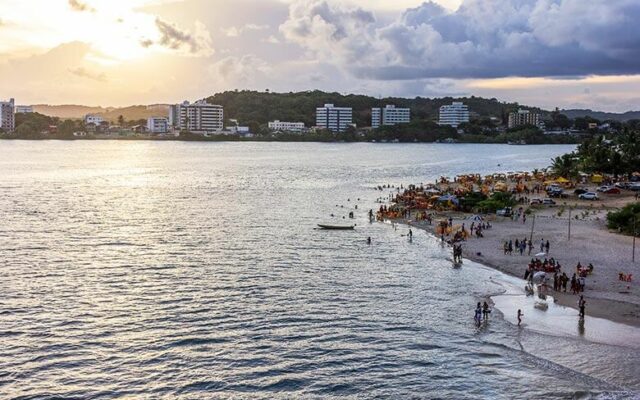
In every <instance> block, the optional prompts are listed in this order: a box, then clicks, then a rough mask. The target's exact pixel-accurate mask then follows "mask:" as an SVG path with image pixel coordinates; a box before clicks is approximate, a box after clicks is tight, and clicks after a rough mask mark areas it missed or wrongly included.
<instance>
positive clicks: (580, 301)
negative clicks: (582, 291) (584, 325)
mask: <svg viewBox="0 0 640 400" xmlns="http://www.w3.org/2000/svg"><path fill="white" fill-rule="evenodd" d="M586 304H587V302H586V301H585V300H584V296H582V295H580V300H578V308H579V309H580V319H582V318H584V307H585V306H586Z"/></svg>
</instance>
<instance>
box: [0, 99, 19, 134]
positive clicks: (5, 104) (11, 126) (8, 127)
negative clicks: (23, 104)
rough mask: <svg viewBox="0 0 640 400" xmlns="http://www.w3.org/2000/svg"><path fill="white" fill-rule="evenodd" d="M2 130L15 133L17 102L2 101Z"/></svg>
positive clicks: (11, 100) (0, 105) (0, 102)
mask: <svg viewBox="0 0 640 400" xmlns="http://www.w3.org/2000/svg"><path fill="white" fill-rule="evenodd" d="M0 129H2V130H4V131H5V132H13V131H14V130H15V129H16V117H15V100H14V99H10V100H9V101H0Z"/></svg>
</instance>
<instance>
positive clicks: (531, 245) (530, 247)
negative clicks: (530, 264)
mask: <svg viewBox="0 0 640 400" xmlns="http://www.w3.org/2000/svg"><path fill="white" fill-rule="evenodd" d="M528 245H529V255H531V250H533V242H532V241H531V239H529V243H528Z"/></svg>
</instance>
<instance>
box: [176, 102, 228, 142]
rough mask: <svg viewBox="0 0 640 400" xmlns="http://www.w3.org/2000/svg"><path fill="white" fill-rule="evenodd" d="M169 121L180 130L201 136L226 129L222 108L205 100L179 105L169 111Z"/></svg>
mask: <svg viewBox="0 0 640 400" xmlns="http://www.w3.org/2000/svg"><path fill="white" fill-rule="evenodd" d="M169 119H170V120H171V122H172V125H173V126H175V127H177V128H178V129H180V130H186V131H189V132H193V133H199V134H208V133H218V132H221V131H222V130H223V128H224V126H223V120H224V111H223V108H222V106H219V105H215V104H209V103H207V102H206V101H204V100H199V101H196V102H195V103H189V102H188V101H185V102H184V103H182V104H177V105H176V106H174V107H172V108H171V110H170V111H169Z"/></svg>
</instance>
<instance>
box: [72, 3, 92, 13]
mask: <svg viewBox="0 0 640 400" xmlns="http://www.w3.org/2000/svg"><path fill="white" fill-rule="evenodd" d="M69 7H71V9H73V10H74V11H80V12H82V11H88V12H95V11H96V10H95V9H94V8H93V7H91V6H89V5H88V4H86V3H83V2H81V1H80V0H69Z"/></svg>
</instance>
